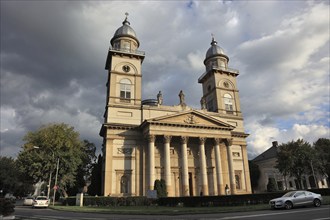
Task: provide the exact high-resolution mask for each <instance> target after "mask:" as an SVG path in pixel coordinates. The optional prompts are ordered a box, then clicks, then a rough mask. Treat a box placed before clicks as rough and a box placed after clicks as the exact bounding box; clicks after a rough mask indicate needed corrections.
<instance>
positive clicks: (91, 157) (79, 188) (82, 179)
mask: <svg viewBox="0 0 330 220" xmlns="http://www.w3.org/2000/svg"><path fill="white" fill-rule="evenodd" d="M82 151H83V153H82V157H81V159H82V163H81V164H80V165H79V166H78V169H77V175H76V182H75V184H74V186H73V187H70V188H69V189H68V194H69V195H76V194H77V193H78V192H79V193H80V192H83V191H84V188H85V186H87V184H88V182H90V177H91V174H92V168H93V164H94V163H95V159H96V156H95V151H96V147H95V145H94V144H93V143H91V142H89V141H88V140H84V142H83V147H82Z"/></svg>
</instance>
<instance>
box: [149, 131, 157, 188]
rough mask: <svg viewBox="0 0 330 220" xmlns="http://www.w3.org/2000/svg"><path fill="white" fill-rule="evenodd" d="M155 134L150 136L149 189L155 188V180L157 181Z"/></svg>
mask: <svg viewBox="0 0 330 220" xmlns="http://www.w3.org/2000/svg"><path fill="white" fill-rule="evenodd" d="M155 139H156V136H155V135H149V136H148V143H149V144H148V145H149V146H148V161H149V167H148V171H149V172H148V174H147V175H148V177H147V178H148V186H147V190H153V188H154V181H155Z"/></svg>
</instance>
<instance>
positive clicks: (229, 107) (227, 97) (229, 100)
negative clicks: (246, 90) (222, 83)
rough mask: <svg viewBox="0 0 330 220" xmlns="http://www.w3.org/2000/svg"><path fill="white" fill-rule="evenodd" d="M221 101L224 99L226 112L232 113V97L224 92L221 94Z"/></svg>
mask: <svg viewBox="0 0 330 220" xmlns="http://www.w3.org/2000/svg"><path fill="white" fill-rule="evenodd" d="M223 101H224V104H225V110H226V112H227V113H229V114H233V111H234V107H233V99H232V97H231V95H229V94H225V95H224V96H223Z"/></svg>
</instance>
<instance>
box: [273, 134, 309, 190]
mask: <svg viewBox="0 0 330 220" xmlns="http://www.w3.org/2000/svg"><path fill="white" fill-rule="evenodd" d="M312 155H313V149H312V147H311V145H310V144H309V143H308V142H305V141H304V140H302V139H298V140H297V141H291V142H288V143H286V144H282V145H280V146H279V153H278V158H277V165H276V167H277V168H278V169H279V170H280V172H281V173H282V174H283V175H284V176H286V175H288V174H289V175H290V176H294V177H296V178H297V181H298V188H300V189H302V185H301V181H302V176H303V175H304V174H307V173H310V170H311V166H310V162H311V160H312V157H313V156H312Z"/></svg>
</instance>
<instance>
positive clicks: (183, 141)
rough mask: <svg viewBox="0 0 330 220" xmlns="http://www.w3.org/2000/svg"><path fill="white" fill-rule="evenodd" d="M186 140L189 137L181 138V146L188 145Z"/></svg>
mask: <svg viewBox="0 0 330 220" xmlns="http://www.w3.org/2000/svg"><path fill="white" fill-rule="evenodd" d="M188 140H189V137H187V136H181V143H182V144H187V143H188Z"/></svg>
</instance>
